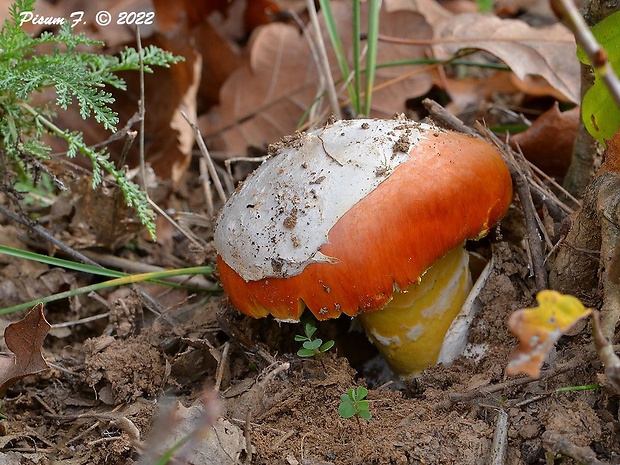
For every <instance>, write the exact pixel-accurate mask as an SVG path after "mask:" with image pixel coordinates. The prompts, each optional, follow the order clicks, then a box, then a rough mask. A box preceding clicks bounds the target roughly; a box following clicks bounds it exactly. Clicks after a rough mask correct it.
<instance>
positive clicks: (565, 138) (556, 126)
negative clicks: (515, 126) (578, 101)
mask: <svg viewBox="0 0 620 465" xmlns="http://www.w3.org/2000/svg"><path fill="white" fill-rule="evenodd" d="M579 118H580V112H579V107H575V108H573V109H572V110H568V111H565V112H561V111H560V108H559V106H558V104H557V103H556V104H555V105H554V106H553V107H551V108H550V109H549V110H547V111H546V112H544V113H543V114H542V115H540V116H539V117H538V119H537V120H536V121H534V124H532V126H531V127H529V128H528V129H527V130H526V131H524V132H522V133H520V134H515V135H514V136H512V137H511V139H510V142H511V143H512V144H513V146H517V145H518V146H519V147H520V148H521V150H522V151H523V154H524V155H525V158H527V159H528V160H529V161H531V162H532V163H534V164H535V165H536V166H538V167H539V168H540V169H541V170H543V171H544V172H545V173H547V174H548V175H550V176H563V175H564V174H566V170H567V169H568V165H569V164H570V161H571V156H572V152H573V144H574V142H575V136H576V135H577V126H578V124H579Z"/></svg>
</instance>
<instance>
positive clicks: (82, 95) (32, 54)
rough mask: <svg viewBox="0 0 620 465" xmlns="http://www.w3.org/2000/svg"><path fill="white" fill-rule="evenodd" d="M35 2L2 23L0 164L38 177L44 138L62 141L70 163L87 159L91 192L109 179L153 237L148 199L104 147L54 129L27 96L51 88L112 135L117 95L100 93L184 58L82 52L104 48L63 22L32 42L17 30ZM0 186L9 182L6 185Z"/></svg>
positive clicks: (16, 8)
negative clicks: (46, 48)
mask: <svg viewBox="0 0 620 465" xmlns="http://www.w3.org/2000/svg"><path fill="white" fill-rule="evenodd" d="M34 3H35V2H34V0H15V2H14V3H13V4H12V5H11V7H10V10H9V11H10V19H7V20H5V22H4V24H3V26H2V29H1V30H0V134H2V136H1V137H0V159H2V160H0V161H2V163H1V164H0V166H7V167H9V166H13V167H14V168H15V171H16V172H18V173H20V174H26V175H28V174H29V175H30V176H31V179H33V178H35V179H36V177H37V173H38V172H39V171H40V168H41V165H40V163H41V162H42V161H44V160H46V159H47V158H48V157H49V152H50V150H51V149H50V147H49V146H47V145H46V144H45V143H44V142H42V141H41V139H40V138H41V136H42V135H43V134H51V135H53V136H56V137H60V138H62V139H64V140H65V141H66V142H67V146H68V149H67V153H66V155H67V156H68V157H75V156H76V155H78V154H82V155H84V156H86V157H88V158H89V159H90V161H91V165H92V185H93V188H97V187H98V186H99V185H100V184H101V183H102V182H103V178H104V176H105V175H109V176H110V177H111V178H112V179H113V180H114V181H115V182H116V183H117V184H118V186H119V187H120V189H121V191H122V192H123V194H124V196H125V200H126V202H127V204H128V205H129V206H130V207H132V208H134V209H135V210H136V212H137V214H138V217H139V218H140V221H141V222H142V223H143V224H144V225H145V226H146V228H147V229H148V231H149V232H150V233H151V235H152V236H153V237H154V233H155V224H154V219H155V215H154V213H153V211H152V210H151V207H150V204H149V202H148V198H147V196H146V194H145V193H144V192H143V191H141V190H140V188H139V187H138V186H137V185H136V184H134V183H133V182H131V181H130V180H129V179H128V178H127V176H126V173H125V172H124V170H122V169H119V168H117V167H116V166H115V165H114V163H112V162H111V161H110V160H109V154H108V153H107V151H106V150H105V149H103V150H95V149H93V148H91V147H88V146H87V145H86V144H85V143H84V140H83V135H82V134H81V133H80V132H76V131H70V130H66V129H63V128H59V127H57V126H56V125H55V124H54V123H53V116H54V115H53V111H51V110H50V109H48V108H43V107H37V106H34V105H32V104H31V103H32V96H33V94H35V93H37V92H41V91H43V90H45V89H47V88H53V89H54V91H55V93H56V99H55V102H53V103H54V105H55V106H56V107H59V108H61V109H63V110H65V109H67V108H68V107H69V106H71V105H76V104H77V106H78V108H79V112H80V115H81V117H82V118H83V119H87V118H91V117H93V118H94V120H95V121H96V122H97V123H99V124H101V125H102V126H103V128H104V129H106V130H108V131H111V132H115V131H116V126H117V124H118V123H119V119H118V115H117V113H116V112H115V111H113V110H112V109H111V108H110V105H111V104H112V103H114V97H113V96H112V94H111V93H110V92H108V91H107V90H106V89H105V87H106V86H110V87H114V88H117V89H121V90H125V88H126V87H125V82H124V81H123V80H122V79H121V78H120V77H118V76H117V75H116V73H118V72H120V71H136V70H140V69H143V70H144V71H145V72H152V71H153V70H152V67H153V66H163V67H169V66H170V65H171V64H174V63H178V62H179V61H182V60H183V57H175V56H174V55H173V54H171V53H170V52H166V51H164V50H162V49H160V48H158V47H156V46H149V47H146V48H144V49H142V50H141V52H138V51H137V50H135V49H133V48H129V47H127V48H125V49H124V50H122V51H121V52H120V53H119V55H118V56H107V55H102V54H97V53H90V52H84V51H83V50H84V49H88V48H89V47H93V48H94V47H100V46H102V45H103V43H102V42H100V41H97V40H93V39H89V38H87V37H86V36H85V35H84V34H74V33H73V31H72V30H71V27H70V26H69V24H68V23H65V24H63V25H62V26H61V27H60V30H59V31H58V33H57V34H52V33H50V32H47V31H46V32H43V33H41V34H40V35H39V37H36V38H35V37H32V36H31V35H29V34H27V33H26V32H25V31H24V30H23V29H22V28H21V27H20V26H19V24H20V21H21V15H22V13H24V12H28V11H33V10H34ZM42 44H48V45H52V51H51V52H50V53H45V54H43V53H39V52H38V49H37V47H38V46H40V45H42ZM78 47H79V48H78ZM36 160H39V161H36ZM0 176H2V177H5V178H6V177H7V176H9V174H8V173H6V172H4V171H0ZM21 181H22V182H23V181H24V179H21ZM0 182H4V183H5V184H6V185H8V184H9V183H8V182H5V180H3V179H0Z"/></svg>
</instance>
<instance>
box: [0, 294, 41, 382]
mask: <svg viewBox="0 0 620 465" xmlns="http://www.w3.org/2000/svg"><path fill="white" fill-rule="evenodd" d="M50 328H51V326H50V324H49V323H48V322H47V320H46V319H45V316H44V315H43V304H42V303H38V304H37V305H35V306H34V307H32V309H31V310H30V311H29V312H28V314H27V315H26V316H25V317H24V318H23V319H21V320H20V321H18V322H15V323H12V324H10V325H9V326H8V327H7V328H6V329H5V330H4V342H5V343H6V345H7V347H8V348H9V350H10V351H11V352H12V353H13V355H4V356H1V357H0V393H4V392H5V391H6V390H7V388H8V387H9V386H11V385H12V384H13V383H15V382H16V381H19V380H20V379H22V378H25V377H26V376H29V375H34V374H36V373H40V372H42V371H45V370H47V369H49V366H48V364H47V363H46V362H45V359H44V358H43V355H42V354H41V346H42V345H43V340H44V339H45V336H47V333H48V332H49V330H50Z"/></svg>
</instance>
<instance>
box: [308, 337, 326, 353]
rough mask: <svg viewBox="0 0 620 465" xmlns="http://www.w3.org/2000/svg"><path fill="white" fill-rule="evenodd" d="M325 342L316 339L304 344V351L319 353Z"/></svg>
mask: <svg viewBox="0 0 620 465" xmlns="http://www.w3.org/2000/svg"><path fill="white" fill-rule="evenodd" d="M321 344H323V341H322V340H321V339H314V340H313V341H306V342H304V344H303V346H304V349H308V350H312V351H313V352H315V351H317V350H318V348H319V347H321Z"/></svg>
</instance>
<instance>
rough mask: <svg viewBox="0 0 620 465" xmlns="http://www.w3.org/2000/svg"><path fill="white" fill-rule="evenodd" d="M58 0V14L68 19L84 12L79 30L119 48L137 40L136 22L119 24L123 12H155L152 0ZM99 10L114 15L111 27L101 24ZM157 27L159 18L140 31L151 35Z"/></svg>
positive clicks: (143, 35)
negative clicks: (74, 14) (98, 21)
mask: <svg viewBox="0 0 620 465" xmlns="http://www.w3.org/2000/svg"><path fill="white" fill-rule="evenodd" d="M54 3H57V8H58V14H57V15H56V16H63V17H65V18H68V17H70V15H71V13H73V12H75V11H83V12H84V16H83V18H82V22H81V23H80V24H78V25H77V26H76V27H75V32H77V33H80V32H83V33H85V34H86V36H87V37H89V38H91V39H97V40H102V41H104V42H105V44H106V46H108V47H115V46H117V45H121V44H125V43H127V42H131V41H133V40H135V37H136V27H135V26H134V25H133V24H131V25H127V24H118V22H119V21H118V19H119V15H120V14H121V13H122V12H132V11H134V12H138V11H140V12H153V11H154V9H153V4H152V2H151V0H98V1H96V2H93V1H90V0H63V1H61V2H54ZM39 4H43V2H40V1H38V2H36V4H35V7H36V9H37V11H36V12H37V13H39V11H38V10H39ZM99 11H107V12H108V13H110V15H111V18H112V21H111V22H110V24H108V25H107V26H99V25H97V22H96V20H95V18H96V15H97V13H98V12H99ZM156 19H157V18H156ZM156 28H157V21H154V22H153V23H152V24H146V23H145V24H142V25H141V26H140V34H141V35H142V37H148V36H150V35H151V34H152V33H153V32H155V30H156Z"/></svg>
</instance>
